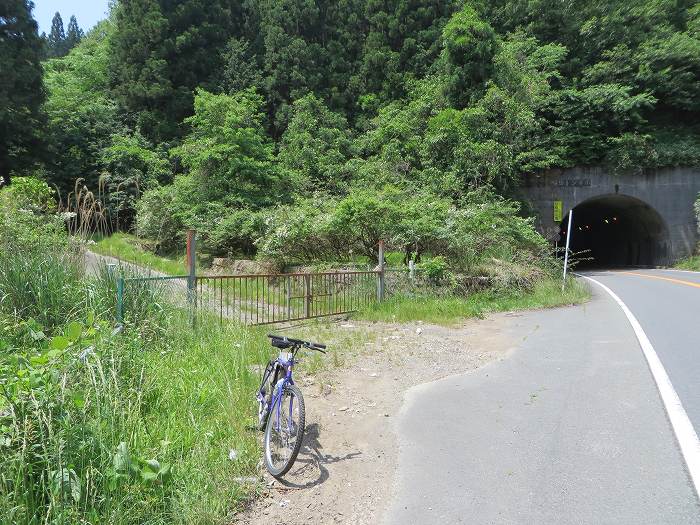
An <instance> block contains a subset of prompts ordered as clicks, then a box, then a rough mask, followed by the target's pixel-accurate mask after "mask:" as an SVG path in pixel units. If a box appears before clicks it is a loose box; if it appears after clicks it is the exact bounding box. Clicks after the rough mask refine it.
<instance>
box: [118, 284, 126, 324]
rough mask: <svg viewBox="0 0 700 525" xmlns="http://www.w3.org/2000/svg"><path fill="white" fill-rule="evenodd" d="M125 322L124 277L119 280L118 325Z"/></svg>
mask: <svg viewBox="0 0 700 525" xmlns="http://www.w3.org/2000/svg"><path fill="white" fill-rule="evenodd" d="M122 322H124V277H118V278H117V323H118V324H121V323H122Z"/></svg>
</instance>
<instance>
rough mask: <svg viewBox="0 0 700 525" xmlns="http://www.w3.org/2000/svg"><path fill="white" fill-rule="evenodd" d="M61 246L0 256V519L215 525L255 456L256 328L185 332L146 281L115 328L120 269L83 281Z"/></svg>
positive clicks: (261, 357)
mask: <svg viewBox="0 0 700 525" xmlns="http://www.w3.org/2000/svg"><path fill="white" fill-rule="evenodd" d="M8 239H9V238H8V237H3V240H4V241H7V242H4V247H5V248H6V247H8V246H9V244H11V243H10V242H9V241H8ZM64 241H65V239H63V240H62V241H61V242H58V243H56V244H54V245H53V246H54V247H55V250H48V249H46V246H45V245H42V246H40V247H39V244H38V243H37V244H36V246H37V248H36V249H32V245H33V243H31V242H29V243H26V244H24V245H23V247H22V251H21V252H18V247H17V246H14V247H10V249H8V250H3V253H2V254H0V289H1V290H2V297H1V299H2V301H1V302H0V523H12V524H15V523H16V524H31V525H34V524H36V525H39V524H48V523H51V524H74V523H109V524H117V525H120V524H124V525H126V524H133V523H148V524H171V523H183V524H185V523H187V524H199V523H201V524H205V523H223V522H226V521H227V518H228V517H229V515H230V514H231V512H232V511H233V510H235V509H236V507H237V505H239V504H240V501H241V500H242V499H243V498H244V497H246V495H247V494H248V493H249V492H250V491H251V490H252V488H251V487H250V485H249V484H246V483H243V482H241V481H240V479H239V478H240V477H247V476H250V475H251V474H254V473H255V472H256V465H257V462H258V458H259V451H258V445H257V439H256V437H257V435H256V433H255V432H254V431H253V430H251V428H252V427H251V423H252V421H253V417H254V413H253V412H254V410H253V406H252V400H253V397H252V393H253V392H254V390H255V387H256V386H257V381H258V379H259V378H258V377H257V373H256V372H255V369H254V367H253V366H252V365H253V364H258V363H260V362H264V361H265V360H266V358H267V355H268V349H267V347H266V346H263V345H265V344H266V341H265V338H264V336H263V333H262V332H260V333H258V332H257V331H255V330H252V329H246V328H243V327H236V326H228V327H224V328H222V327H220V326H219V325H218V324H217V325H214V324H212V323H210V322H208V321H207V320H206V319H204V320H203V321H202V323H201V324H200V325H199V326H198V327H197V328H196V329H193V328H192V327H191V324H190V319H189V316H188V315H186V313H184V312H181V311H180V310H179V309H178V305H177V304H175V305H169V304H168V297H166V293H165V291H164V290H163V288H162V287H159V285H158V284H154V283H152V282H134V283H132V286H130V287H129V288H128V290H127V291H128V293H127V294H126V295H125V299H126V313H127V316H126V319H125V320H126V324H125V330H124V331H123V332H121V333H117V332H115V331H114V330H113V326H114V323H113V314H114V301H115V296H116V289H115V286H116V284H115V282H116V275H117V273H118V272H119V271H120V270H119V269H117V270H116V272H115V271H108V270H107V269H106V268H101V269H99V270H98V271H97V273H96V274H95V275H85V273H84V271H83V269H82V267H81V264H80V257H79V256H75V254H73V253H72V252H70V251H68V250H66V249H65V246H67V244H66V243H65V242H64ZM17 253H21V256H16V255H17ZM10 254H12V255H13V256H10ZM121 271H123V272H128V269H126V268H125V269H122V270H121ZM30 319H31V320H32V321H31V322H28V321H29V320H30ZM231 450H233V451H234V452H235V453H234V454H232V455H230V451H231ZM231 457H233V458H234V459H233V460H232V459H230V458H231Z"/></svg>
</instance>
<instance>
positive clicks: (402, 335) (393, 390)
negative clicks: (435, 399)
mask: <svg viewBox="0 0 700 525" xmlns="http://www.w3.org/2000/svg"><path fill="white" fill-rule="evenodd" d="M513 315H519V314H508V313H505V314H495V315H492V316H490V317H489V318H488V319H484V320H471V321H468V322H465V323H464V324H461V325H459V326H456V327H449V328H446V327H442V326H435V325H427V324H423V323H411V324H383V323H359V322H355V321H352V322H350V323H345V324H343V325H340V326H339V327H338V330H344V331H353V330H357V331H366V330H371V331H372V332H373V333H376V334H378V335H377V337H376V339H375V340H374V342H372V343H367V344H366V345H365V351H364V352H362V353H361V355H359V356H356V357H355V358H354V359H353V362H352V363H351V364H349V365H347V366H344V367H342V368H341V369H336V370H333V371H331V372H330V374H329V375H324V380H323V381H321V380H320V377H311V378H309V377H307V378H304V379H301V381H300V384H301V385H302V387H303V391H304V394H305V398H306V409H307V432H306V435H305V441H304V445H303V447H302V451H301V453H300V455H299V458H298V459H297V462H296V463H295V465H294V467H293V468H292V470H291V471H290V473H289V474H288V475H287V476H286V477H285V481H284V482H279V481H274V480H273V479H272V478H270V477H269V476H266V477H265V478H264V485H263V488H262V489H261V493H260V497H259V498H257V499H256V500H255V501H254V502H253V503H252V505H251V507H250V508H249V509H247V510H246V511H245V512H242V513H240V514H238V515H237V516H236V517H235V522H236V523H242V524H261V523H264V524H268V523H269V524H282V523H284V524H287V525H291V524H297V523H348V524H375V523H379V522H380V521H381V520H382V517H383V514H384V511H385V510H386V509H387V508H388V505H389V504H390V500H391V496H392V486H393V479H394V471H395V466H396V460H397V450H398V446H397V443H398V441H397V437H396V433H395V421H396V414H398V412H399V410H400V408H401V406H402V403H403V394H404V392H405V391H407V390H408V389H409V388H411V387H413V386H415V385H417V384H421V383H425V382H430V381H435V380H437V379H440V378H444V377H448V376H450V375H452V374H455V373H459V374H461V373H464V372H465V371H468V370H474V369H477V368H479V367H482V366H484V365H486V364H487V363H490V362H493V361H497V360H500V359H504V358H505V357H506V355H507V353H508V350H509V348H510V346H509V345H508V343H507V342H506V341H505V340H504V338H503V337H502V335H501V334H502V333H504V331H505V327H506V326H507V324H508V323H509V322H510V321H511V319H512V316H513Z"/></svg>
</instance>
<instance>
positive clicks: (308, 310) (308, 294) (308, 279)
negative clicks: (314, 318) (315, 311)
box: [304, 273, 311, 319]
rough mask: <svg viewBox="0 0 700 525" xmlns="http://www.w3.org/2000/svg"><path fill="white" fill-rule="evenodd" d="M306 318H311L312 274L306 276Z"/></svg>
mask: <svg viewBox="0 0 700 525" xmlns="http://www.w3.org/2000/svg"><path fill="white" fill-rule="evenodd" d="M304 317H306V318H307V319H308V318H309V317H311V274H309V273H307V274H304Z"/></svg>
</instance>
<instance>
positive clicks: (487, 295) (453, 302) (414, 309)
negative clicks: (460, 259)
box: [355, 279, 590, 326]
mask: <svg viewBox="0 0 700 525" xmlns="http://www.w3.org/2000/svg"><path fill="white" fill-rule="evenodd" d="M589 297H590V292H589V290H588V288H587V286H586V284H585V283H583V282H581V281H579V280H577V279H570V280H568V281H567V285H566V288H565V289H564V292H563V293H562V290H561V282H560V281H558V280H555V279H548V280H545V281H541V282H539V283H537V284H536V285H535V286H534V288H533V289H532V290H531V291H529V292H523V291H507V292H494V291H485V292H478V293H474V294H472V295H470V296H468V297H454V296H452V297H434V296H429V295H423V296H419V295H416V296H407V295H401V296H395V297H392V298H390V299H389V300H387V301H385V302H383V303H377V304H373V305H372V306H370V307H368V308H366V309H364V310H362V311H360V312H358V313H357V314H356V316H355V317H356V318H358V319H363V320H367V321H382V322H399V323H406V322H411V321H425V322H428V323H433V324H439V325H448V326H449V325H452V324H455V323H457V322H459V321H460V320H462V319H468V318H473V317H483V316H484V315H486V314H488V313H491V312H502V311H510V310H526V309H532V308H551V307H555V306H563V305H568V304H578V303H582V302H585V301H586V300H588V298H589Z"/></svg>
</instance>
